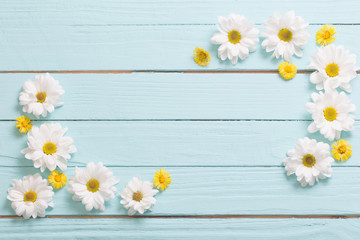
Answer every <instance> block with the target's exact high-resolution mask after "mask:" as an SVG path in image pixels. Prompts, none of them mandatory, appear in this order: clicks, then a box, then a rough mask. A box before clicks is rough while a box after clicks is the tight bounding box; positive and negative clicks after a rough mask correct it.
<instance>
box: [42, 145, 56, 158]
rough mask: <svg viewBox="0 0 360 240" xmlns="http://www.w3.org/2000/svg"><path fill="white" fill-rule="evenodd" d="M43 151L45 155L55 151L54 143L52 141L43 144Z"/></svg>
mask: <svg viewBox="0 0 360 240" xmlns="http://www.w3.org/2000/svg"><path fill="white" fill-rule="evenodd" d="M43 152H44V153H45V154H47V155H51V154H53V153H56V145H55V144H53V143H52V142H47V143H45V144H44V146H43Z"/></svg>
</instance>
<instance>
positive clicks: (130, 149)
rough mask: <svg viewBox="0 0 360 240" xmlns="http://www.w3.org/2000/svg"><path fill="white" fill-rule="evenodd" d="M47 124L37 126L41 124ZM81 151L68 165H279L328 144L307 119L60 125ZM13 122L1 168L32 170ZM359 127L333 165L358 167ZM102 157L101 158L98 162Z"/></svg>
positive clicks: (0, 149)
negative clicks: (309, 143)
mask: <svg viewBox="0 0 360 240" xmlns="http://www.w3.org/2000/svg"><path fill="white" fill-rule="evenodd" d="M42 123H43V122H34V124H35V125H37V126H40V125H41V124H42ZM61 124H62V126H63V127H67V128H69V130H68V132H67V136H71V137H72V138H73V139H74V141H75V143H74V144H75V146H76V148H77V149H78V152H77V153H75V154H73V157H72V158H71V160H70V161H69V163H68V165H69V166H85V165H86V163H88V162H89V160H91V159H93V160H94V161H103V162H105V163H106V164H107V165H108V166H119V167H122V166H127V167H131V166H154V167H165V166H189V167H190V166H206V167H210V166H237V167H242V166H244V167H251V166H258V167H260V166H281V165H282V160H283V159H284V158H285V156H286V152H287V151H288V150H289V149H291V148H294V147H295V144H296V142H297V140H298V138H301V137H305V136H307V137H310V138H315V139H317V140H318V141H323V142H326V143H329V144H332V142H329V141H328V140H326V139H325V138H324V137H323V136H322V135H320V134H319V133H317V134H310V133H307V130H306V129H307V126H308V125H309V124H310V122H308V121H180V122H179V121H135V122H134V121H102V122H98V121H86V122H82V121H62V122H61ZM14 126H15V124H14V122H12V121H6V122H0V132H1V136H2V137H1V138H0V166H5V167H10V166H12V167H16V166H33V162H32V161H30V160H28V159H25V158H24V155H23V154H21V153H20V150H21V149H23V148H25V147H26V135H23V134H20V133H18V132H17V130H16V129H15V128H14ZM359 132H360V123H359V122H356V123H355V131H354V132H351V133H343V135H342V136H343V138H345V139H347V140H348V141H349V142H350V144H351V145H352V146H353V154H352V157H351V158H350V159H349V160H348V161H346V162H336V163H334V166H335V167H344V166H346V167H350V166H352V167H359V166H360V161H359V156H360V138H359ZM96 159H98V160H96Z"/></svg>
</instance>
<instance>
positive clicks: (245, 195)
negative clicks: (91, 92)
mask: <svg viewBox="0 0 360 240" xmlns="http://www.w3.org/2000/svg"><path fill="white" fill-rule="evenodd" d="M88 160H89V162H90V161H100V160H104V161H105V159H88ZM112 169H113V171H114V175H115V176H117V177H119V178H120V183H119V184H118V185H117V187H118V190H119V191H120V190H121V189H122V188H123V187H124V186H125V185H126V183H127V182H128V181H129V180H130V179H131V178H132V177H133V176H135V175H136V174H139V176H141V178H142V179H143V180H149V181H151V180H152V178H153V175H154V172H155V170H156V169H157V168H156V167H112ZM166 169H167V170H168V171H169V172H170V173H171V176H172V181H173V182H172V184H171V186H170V188H168V189H167V190H166V191H165V192H162V193H160V194H158V195H157V197H156V198H157V200H158V202H157V204H156V206H155V207H154V210H153V212H149V213H146V215H161V216H162V215H214V214H215V215H217V214H219V215H237V214H240V215H242V214H250V215H267V214H270V215H296V214H299V215H308V214H311V215H316V214H320V215H351V214H354V215H359V214H360V206H359V204H358V202H359V198H360V174H359V168H358V167H347V168H336V171H334V173H333V177H332V178H331V179H327V180H322V181H321V182H320V183H318V184H316V185H315V186H313V187H307V188H302V187H301V186H300V184H299V183H298V182H297V181H296V178H295V177H294V176H292V177H287V176H286V174H285V171H284V169H283V168H282V167H271V168H266V167H265V168H264V167H251V168H248V167H246V168H242V167H167V168H166ZM0 171H1V172H2V175H1V176H0V181H1V182H2V186H3V191H1V192H0V206H2V207H1V208H0V215H14V212H13V210H12V208H11V206H10V201H8V200H7V199H6V194H7V193H6V189H7V187H8V186H10V183H11V179H13V178H19V177H21V176H24V175H27V174H30V173H31V174H33V173H36V172H39V171H38V170H37V169H34V168H33V167H21V168H13V167H0ZM47 174H48V173H45V174H43V176H47ZM66 174H67V175H68V176H69V177H70V176H72V175H73V174H74V168H73V167H71V168H69V169H68V170H67V171H66ZM7 184H8V185H7ZM344 186H346V187H344ZM54 203H55V207H54V208H53V209H51V210H49V211H47V215H98V214H100V215H127V212H126V211H125V209H124V208H123V207H122V206H121V205H120V197H119V195H118V194H117V196H116V198H115V199H112V200H111V201H109V202H107V204H106V210H105V212H102V213H101V212H97V211H93V212H87V211H86V210H85V207H84V206H83V205H82V204H81V203H80V202H74V201H72V199H71V195H70V194H69V193H68V192H66V188H65V189H60V190H59V191H57V192H56V194H55V196H54Z"/></svg>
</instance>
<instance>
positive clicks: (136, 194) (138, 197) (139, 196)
mask: <svg viewBox="0 0 360 240" xmlns="http://www.w3.org/2000/svg"><path fill="white" fill-rule="evenodd" d="M132 198H133V200H134V201H137V202H140V201H141V199H143V194H142V192H140V191H137V192H134V193H133V196H132Z"/></svg>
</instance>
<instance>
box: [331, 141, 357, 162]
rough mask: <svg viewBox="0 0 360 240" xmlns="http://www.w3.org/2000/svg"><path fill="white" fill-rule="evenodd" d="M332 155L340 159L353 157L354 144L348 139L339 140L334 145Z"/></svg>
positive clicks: (344, 159)
mask: <svg viewBox="0 0 360 240" xmlns="http://www.w3.org/2000/svg"><path fill="white" fill-rule="evenodd" d="M332 147H333V149H332V155H333V157H334V158H335V159H336V160H338V161H342V162H344V161H346V160H348V159H349V158H350V157H351V154H352V146H351V145H349V142H348V141H345V140H339V141H337V142H335V143H334V144H333V145H332Z"/></svg>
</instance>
